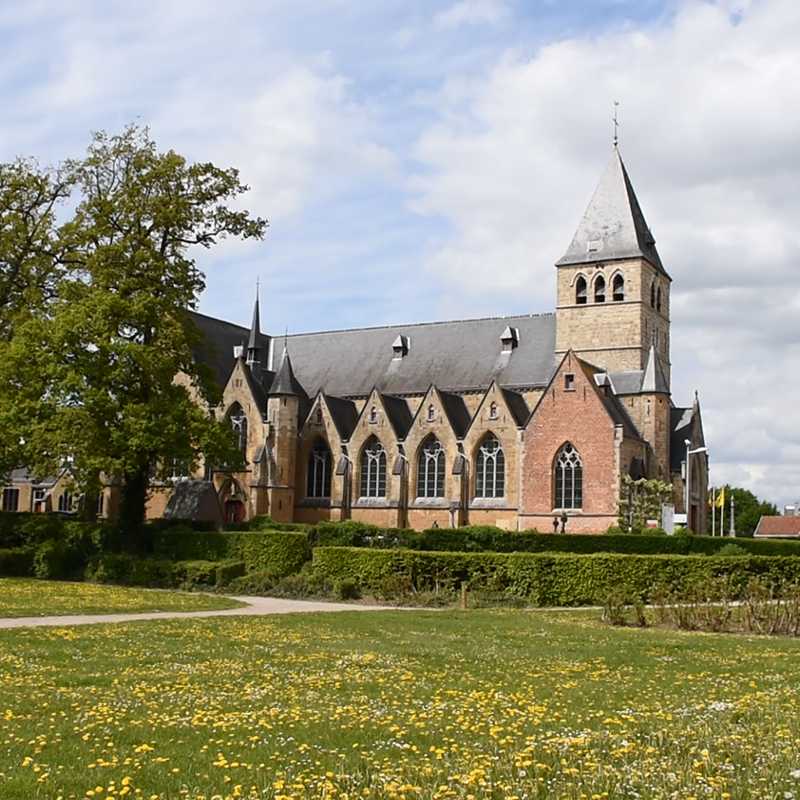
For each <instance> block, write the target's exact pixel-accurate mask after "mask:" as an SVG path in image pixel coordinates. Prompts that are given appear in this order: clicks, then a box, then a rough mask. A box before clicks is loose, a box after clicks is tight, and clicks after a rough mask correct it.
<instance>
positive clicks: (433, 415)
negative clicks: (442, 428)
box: [428, 405, 436, 422]
mask: <svg viewBox="0 0 800 800" xmlns="http://www.w3.org/2000/svg"><path fill="white" fill-rule="evenodd" d="M435 419H436V409H435V408H434V407H433V406H432V405H431V406H428V422H433V421H434V420H435Z"/></svg>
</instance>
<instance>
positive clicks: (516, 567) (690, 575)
mask: <svg viewBox="0 0 800 800" xmlns="http://www.w3.org/2000/svg"><path fill="white" fill-rule="evenodd" d="M313 568H314V571H315V572H316V573H317V574H318V575H319V576H320V577H322V578H324V579H326V580H328V581H330V582H331V583H335V582H337V581H339V582H341V581H343V580H352V581H354V582H355V583H356V585H357V586H358V587H359V588H360V589H361V590H362V591H366V592H371V593H377V594H386V589H385V587H386V585H387V583H390V584H393V585H397V583H398V581H400V582H403V581H405V582H406V583H407V585H408V586H409V587H410V588H411V589H412V590H413V591H417V592H429V591H442V590H444V591H455V590H456V589H457V588H458V587H459V586H460V585H461V583H462V582H466V583H467V584H468V586H469V588H470V589H471V590H473V591H488V592H502V593H503V594H506V595H508V596H512V597H522V598H526V599H527V600H528V601H529V602H530V603H532V604H534V605H539V606H578V605H590V604H594V603H600V602H603V601H604V600H605V599H606V597H607V596H608V594H609V592H611V591H612V590H617V591H622V592H625V593H629V594H630V595H633V596H637V597H640V598H641V599H642V600H644V601H645V602H647V601H648V600H650V599H651V598H652V597H653V593H654V591H656V590H657V589H658V588H659V587H664V588H668V589H671V590H685V589H687V588H689V587H690V586H691V585H693V584H695V583H697V582H701V581H705V580H709V579H714V578H721V577H724V576H729V577H730V580H731V581H732V585H733V586H734V587H735V588H738V589H739V590H741V589H743V588H744V586H745V585H746V584H747V581H748V580H749V579H750V578H751V577H759V578H762V579H764V580H766V581H768V582H772V583H774V584H776V585H777V586H783V585H789V584H800V558H798V557H787V556H730V557H714V556H674V555H629V554H619V553H595V554H590V555H577V554H566V553H564V554H541V553H448V552H433V551H427V552H425V551H419V550H401V549H397V550H377V549H366V548H357V547H317V548H315V550H314V558H313Z"/></svg>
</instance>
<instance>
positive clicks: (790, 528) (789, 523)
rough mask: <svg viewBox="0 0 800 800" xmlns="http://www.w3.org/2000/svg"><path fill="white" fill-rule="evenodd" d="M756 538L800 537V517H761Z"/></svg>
mask: <svg viewBox="0 0 800 800" xmlns="http://www.w3.org/2000/svg"><path fill="white" fill-rule="evenodd" d="M754 535H755V536H800V517H761V519H760V520H759V521H758V525H757V526H756V532H755V534H754Z"/></svg>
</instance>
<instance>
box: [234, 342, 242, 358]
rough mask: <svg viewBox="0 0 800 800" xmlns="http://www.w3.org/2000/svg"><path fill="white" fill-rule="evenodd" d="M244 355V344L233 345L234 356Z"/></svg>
mask: <svg viewBox="0 0 800 800" xmlns="http://www.w3.org/2000/svg"><path fill="white" fill-rule="evenodd" d="M243 355H244V345H243V344H235V345H234V346H233V357H234V358H241V357H242V356H243Z"/></svg>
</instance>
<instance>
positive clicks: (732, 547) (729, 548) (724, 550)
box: [716, 542, 748, 556]
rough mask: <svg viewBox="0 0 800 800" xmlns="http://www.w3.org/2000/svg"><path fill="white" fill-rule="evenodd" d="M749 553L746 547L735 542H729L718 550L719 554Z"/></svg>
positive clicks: (735, 554) (744, 554) (741, 554)
mask: <svg viewBox="0 0 800 800" xmlns="http://www.w3.org/2000/svg"><path fill="white" fill-rule="evenodd" d="M747 554H748V553H747V550H745V549H744V547H742V546H741V545H738V544H734V543H733V542H728V544H726V545H725V546H724V547H721V548H720V549H719V550H718V551H717V552H716V555H718V556H746V555H747Z"/></svg>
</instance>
